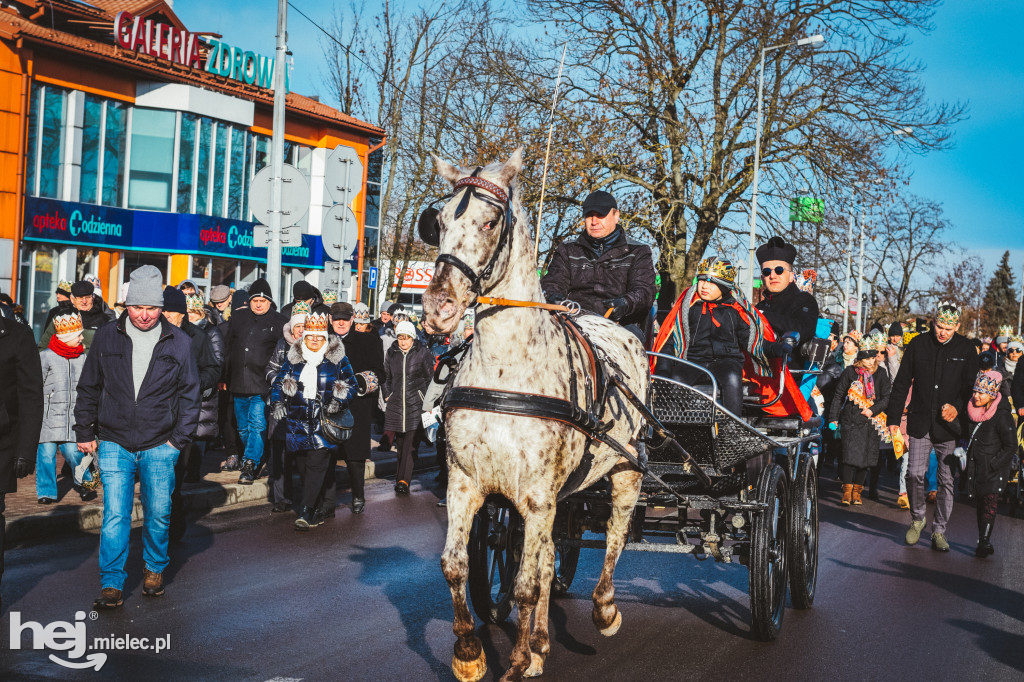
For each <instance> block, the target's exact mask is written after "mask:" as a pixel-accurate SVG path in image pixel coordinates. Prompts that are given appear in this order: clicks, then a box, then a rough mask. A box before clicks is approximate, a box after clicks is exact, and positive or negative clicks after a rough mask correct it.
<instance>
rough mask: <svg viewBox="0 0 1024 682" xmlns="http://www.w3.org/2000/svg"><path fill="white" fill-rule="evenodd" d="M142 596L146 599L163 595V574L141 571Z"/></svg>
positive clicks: (146, 570)
mask: <svg viewBox="0 0 1024 682" xmlns="http://www.w3.org/2000/svg"><path fill="white" fill-rule="evenodd" d="M142 575H143V578H144V580H143V582H142V594H144V595H146V596H147V597H159V596H160V595H161V594H163V593H164V574H163V573H154V572H153V571H151V570H149V569H148V568H144V569H142Z"/></svg>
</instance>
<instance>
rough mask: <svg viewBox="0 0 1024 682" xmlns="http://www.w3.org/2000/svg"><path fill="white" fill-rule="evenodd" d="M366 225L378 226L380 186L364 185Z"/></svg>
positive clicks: (373, 184)
mask: <svg viewBox="0 0 1024 682" xmlns="http://www.w3.org/2000/svg"><path fill="white" fill-rule="evenodd" d="M365 224H366V225H373V226H375V227H379V226H380V185H378V184H377V183H373V182H368V183H366V221H365Z"/></svg>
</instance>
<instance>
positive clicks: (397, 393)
mask: <svg viewBox="0 0 1024 682" xmlns="http://www.w3.org/2000/svg"><path fill="white" fill-rule="evenodd" d="M433 376H434V356H433V355H431V354H430V351H429V350H428V349H427V348H425V347H424V346H423V344H421V343H420V342H419V341H413V342H412V347H411V348H410V349H409V351H408V352H407V353H403V352H402V349H401V348H399V347H398V343H397V342H396V343H394V344H392V346H391V348H388V352H387V353H386V354H385V356H384V381H383V382H382V383H381V388H382V389H383V390H384V400H386V401H387V404H388V407H387V410H385V412H384V428H385V430H387V431H394V432H396V433H399V432H405V431H415V430H416V429H417V428H418V427H419V425H420V423H421V421H422V417H423V396H424V394H425V393H426V391H427V386H428V385H429V384H430V380H431V379H432V378H433Z"/></svg>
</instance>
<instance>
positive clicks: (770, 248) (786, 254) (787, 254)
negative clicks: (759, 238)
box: [757, 237, 796, 265]
mask: <svg viewBox="0 0 1024 682" xmlns="http://www.w3.org/2000/svg"><path fill="white" fill-rule="evenodd" d="M770 260H780V261H782V262H784V263H789V264H790V265H792V264H793V261H795V260H796V247H795V246H793V245H792V244H788V243H786V240H785V239H783V238H782V237H772V238H771V239H769V240H768V243H767V244H765V245H764V246H762V247H760V248H759V249H758V250H757V262H758V263H766V262H768V261H770Z"/></svg>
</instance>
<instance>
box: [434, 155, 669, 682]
mask: <svg viewBox="0 0 1024 682" xmlns="http://www.w3.org/2000/svg"><path fill="white" fill-rule="evenodd" d="M435 161H436V164H437V172H438V173H439V174H440V175H441V176H442V177H444V178H445V179H446V180H448V181H450V182H451V183H452V184H453V186H454V190H455V191H454V193H453V194H452V195H451V196H450V198H449V200H448V201H447V202H446V203H445V204H444V206H443V208H442V209H441V210H440V212H439V213H438V214H437V220H436V222H433V221H432V218H433V214H431V216H430V219H431V221H432V222H433V224H434V225H435V230H436V231H437V232H435V238H436V239H438V246H439V251H440V256H439V258H438V264H437V266H436V268H435V270H434V277H433V280H432V281H431V283H430V286H429V287H428V288H427V290H426V292H425V293H424V295H423V310H424V320H425V322H426V324H427V325H428V326H430V327H432V328H433V330H435V331H437V332H439V333H450V332H451V331H453V330H454V329H455V327H456V325H457V324H458V322H459V319H460V318H461V316H462V314H463V312H464V311H465V310H466V308H467V307H470V306H473V305H475V304H476V303H477V299H478V296H487V297H491V298H502V299H509V300H513V301H534V302H538V303H543V301H544V298H543V295H542V291H541V286H540V280H539V278H538V276H537V266H536V262H535V260H534V254H533V240H532V239H531V236H530V231H529V228H528V223H527V220H526V218H525V215H524V213H523V209H522V206H521V205H520V203H519V200H518V191H517V186H518V180H517V178H518V176H519V172H520V170H521V168H522V163H523V155H522V149H521V148H520V149H519V150H517V151H516V152H515V153H514V154H513V155H512V157H511V158H510V159H509V160H508V161H507V162H506V163H493V164H491V165H489V166H486V167H484V168H478V169H475V171H474V169H468V170H467V169H465V168H457V167H454V166H452V165H450V164H448V163H445V162H444V161H442V160H440V159H437V158H435ZM438 232H439V235H438V234H437V233H438ZM577 321H578V323H579V326H580V327H581V328H582V329H583V330H584V332H585V333H586V335H587V336H588V337H589V338H590V339H591V340H592V341H593V342H594V345H595V346H597V347H598V348H599V349H600V351H601V352H603V353H604V354H605V355H606V356H607V357H608V358H609V359H610V360H611V361H612V362H613V363H614V364H615V365H616V366H617V368H618V369H617V370H616V372H617V373H618V375H619V376H620V378H621V379H622V380H623V381H624V382H625V383H626V385H627V386H629V387H630V388H631V389H632V390H633V392H634V393H635V394H636V395H639V396H644V395H646V394H647V388H648V382H649V373H648V369H647V363H646V361H645V355H644V349H643V347H642V345H641V344H640V342H639V341H638V340H637V338H636V337H635V336H633V335H632V334H630V333H629V332H628V331H626V330H625V329H623V328H622V327H620V326H618V325H617V324H615V323H613V322H610V321H608V320H605V319H603V318H601V317H598V316H595V315H582V316H579V317H578V318H577ZM570 354H571V364H570ZM599 354H600V353H599ZM587 368H588V365H587V360H586V358H585V356H584V354H583V351H582V350H581V349H580V347H579V346H578V345H577V344H574V343H573V344H567V343H566V339H565V336H564V332H563V330H562V327H561V326H560V323H559V321H558V320H557V319H556V318H555V315H554V314H552V313H551V312H549V311H545V310H542V309H538V308H535V307H521V306H511V305H508V304H507V302H506V303H505V304H504V305H487V304H483V303H481V304H480V305H479V307H478V309H477V317H476V331H475V336H474V339H473V344H472V349H471V350H470V351H469V353H468V354H467V355H466V357H465V358H464V359H463V361H462V365H461V367H460V368H459V371H458V373H457V375H456V376H455V378H454V380H453V383H452V386H456V387H459V386H461V387H467V386H472V387H478V388H482V389H489V390H492V391H508V392H518V393H527V394H536V395H543V396H550V397H554V398H560V399H562V400H566V401H567V400H569V399H570V396H571V395H572V392H571V388H570V383H571V382H573V381H576V382H578V386H579V387H583V386H585V378H584V372H585V371H586V369H587ZM577 393H578V404H579V405H580V406H581V408H582V407H583V395H582V393H583V391H582V390H578V391H577ZM445 419H446V422H445V423H446V432H447V435H448V464H449V468H450V473H449V478H448V536H447V540H446V542H445V548H444V552H443V554H442V555H441V567H442V570H443V571H444V575H445V578H446V579H447V581H448V585H449V587H450V588H451V593H452V604H453V606H454V611H455V622H454V627H453V629H454V632H455V634H456V636H457V638H458V639H457V641H456V643H455V652H454V656H453V658H452V668H453V670H454V672H455V676H456V677H457V678H458V679H459V680H463V681H466V680H478V679H480V678H481V677H482V676H483V675H484V673H485V671H486V669H487V665H486V660H485V657H484V652H483V649H482V647H481V643H480V640H479V639H478V638H477V636H476V633H475V628H474V620H473V616H472V615H471V614H470V612H469V608H468V606H467V603H466V581H467V576H468V572H469V568H468V554H467V549H466V544H467V541H468V537H469V532H470V528H471V526H472V523H473V517H474V515H475V514H476V512H477V511H478V510H479V509H480V507H481V505H482V504H483V503H484V499H485V497H486V496H488V495H491V494H498V495H502V496H504V497H505V498H507V499H508V500H509V501H510V502H511V503H512V504H513V505H514V506H515V508H516V510H517V511H518V512H519V513H520V514H521V515H522V517H523V520H524V526H525V538H524V545H523V552H522V564H521V568H520V570H519V574H518V576H517V578H516V582H515V585H514V590H513V596H514V599H515V602H516V606H517V607H518V610H519V629H518V636H517V638H516V643H515V647H514V649H513V651H512V655H511V659H510V667H509V669H508V670H507V672H506V673H505V675H504V677H502V680H520V679H522V678H523V676H524V675H525V676H527V677H535V676H539V675H540V674H541V673H542V671H543V666H544V661H545V658H546V656H547V654H548V652H549V650H550V645H549V638H548V600H549V597H550V591H551V580H552V576H553V573H554V559H555V549H554V545H553V543H552V539H551V532H552V525H553V523H554V520H555V507H556V501H557V500H556V498H557V496H558V494H559V491H560V490H561V489H562V487H563V485H564V484H565V483H566V481H567V479H568V478H569V475H570V473H571V472H572V471H573V470H575V469H576V468H577V466H579V465H580V463H581V461H582V460H583V459H584V453H585V451H586V449H587V448H588V447H589V448H590V451H591V453H592V454H593V463H592V466H591V468H590V472H589V474H588V475H587V476H586V478H585V479H584V480H582V481H580V482H579V484H578V485H576V486H575V487H576V489H583V488H586V487H588V486H590V485H592V484H593V483H595V482H596V481H598V480H599V479H600V478H601V477H603V476H606V475H608V476H609V477H610V481H611V495H612V511H611V516H610V519H609V522H608V527H607V553H606V555H605V560H604V567H603V569H602V571H601V577H600V579H599V580H598V583H597V587H596V589H595V590H594V595H593V600H594V610H593V620H594V624H595V625H596V626H597V628H598V629H599V630H600V632H601V633H602V634H604V635H606V636H611V635H613V634H615V633H616V632H617V631H618V629H619V627H620V625H621V623H622V615H621V614H620V613H619V610H618V607H617V606H616V605H615V601H614V596H615V588H614V586H613V584H612V576H613V573H614V570H615V564H616V562H617V561H618V558H619V555H620V554H621V552H622V549H623V546H624V544H625V541H626V533H627V531H628V527H629V520H630V516H631V513H632V511H633V508H634V506H635V505H636V501H637V498H638V496H639V493H640V486H641V483H642V479H643V475H642V474H641V473H640V472H639V471H638V470H637V469H636V468H635V467H634V466H632V465H631V464H629V463H628V461H627V460H626V459H625V458H623V457H621V456H620V455H619V454H617V453H616V452H615V451H614V450H613V449H612V448H611V447H609V446H608V445H606V444H603V443H594V442H589V443H588V438H587V436H585V435H584V433H582V432H581V431H580V430H578V429H576V428H574V427H572V426H569V425H567V424H565V423H562V422H559V421H553V420H550V419H543V418H537V417H532V416H522V415H511V414H504V413H495V412H488V411H480V410H476V409H447V410H446V416H445ZM604 419H605V420H610V422H611V424H612V426H611V429H610V430H609V431H608V432H607V435H608V436H610V437H611V438H614V439H615V441H616V442H618V443H622V444H628V445H626V447H627V449H628V450H629V451H630V452H631V453H632V454H633V455H635V454H636V441H635V440H634V439H635V438H636V437H637V435H638V433H639V432H640V429H641V428H642V426H643V423H642V421H641V417H640V415H639V413H638V412H637V411H636V410H635V408H633V407H632V406H631V405H630V404H629V403H627V402H626V401H625V400H624V399H623V398H622V396H621V395H620V394H619V393H618V392H617V391H610V392H609V395H608V398H607V400H606V402H605V412H604ZM531 622H532V627H531Z"/></svg>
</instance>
